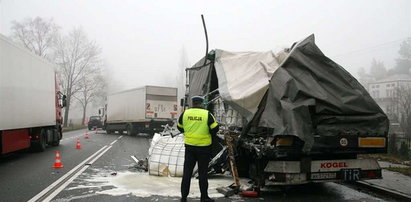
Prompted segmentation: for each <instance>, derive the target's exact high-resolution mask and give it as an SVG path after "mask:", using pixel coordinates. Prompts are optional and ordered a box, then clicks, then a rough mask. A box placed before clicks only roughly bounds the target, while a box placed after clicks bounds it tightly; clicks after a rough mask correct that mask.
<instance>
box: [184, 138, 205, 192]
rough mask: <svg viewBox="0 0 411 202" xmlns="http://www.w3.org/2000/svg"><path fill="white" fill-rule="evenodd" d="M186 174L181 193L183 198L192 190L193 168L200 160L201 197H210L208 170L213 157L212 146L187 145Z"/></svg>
mask: <svg viewBox="0 0 411 202" xmlns="http://www.w3.org/2000/svg"><path fill="white" fill-rule="evenodd" d="M184 158H185V161H184V171H183V172H184V175H183V179H182V181H181V195H182V197H183V198H186V197H187V196H188V192H189V190H190V179H191V176H192V175H193V169H194V166H195V165H196V162H198V181H199V186H200V192H201V198H205V197H208V193H207V190H208V181H207V170H208V164H209V162H210V158H211V146H202V147H200V146H191V145H187V144H186V145H185V157H184Z"/></svg>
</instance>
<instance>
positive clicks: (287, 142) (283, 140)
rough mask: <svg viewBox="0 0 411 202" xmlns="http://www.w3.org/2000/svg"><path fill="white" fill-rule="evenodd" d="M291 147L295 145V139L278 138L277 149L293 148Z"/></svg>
mask: <svg viewBox="0 0 411 202" xmlns="http://www.w3.org/2000/svg"><path fill="white" fill-rule="evenodd" d="M291 145H293V138H292V137H282V138H278V139H277V140H276V141H275V146H276V147H281V146H291Z"/></svg>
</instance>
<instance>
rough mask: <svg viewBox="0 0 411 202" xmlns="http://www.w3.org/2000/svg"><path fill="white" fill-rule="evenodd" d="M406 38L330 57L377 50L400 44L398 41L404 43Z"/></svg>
mask: <svg viewBox="0 0 411 202" xmlns="http://www.w3.org/2000/svg"><path fill="white" fill-rule="evenodd" d="M407 38H408V37H405V38H402V39H397V40H395V41H389V42H385V43H381V44H378V45H375V46H372V47H367V48H362V49H358V50H353V51H350V52H346V53H342V54H338V55H333V56H332V57H339V56H344V55H350V54H353V53H358V52H363V51H369V50H373V49H377V48H380V47H383V46H386V45H388V44H392V43H398V42H400V41H404V40H406V39H407Z"/></svg>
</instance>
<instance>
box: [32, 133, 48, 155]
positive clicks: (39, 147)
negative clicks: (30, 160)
mask: <svg viewBox="0 0 411 202" xmlns="http://www.w3.org/2000/svg"><path fill="white" fill-rule="evenodd" d="M46 145H47V142H46V132H45V130H44V129H42V130H41V132H40V138H39V139H38V141H36V142H33V143H32V149H33V151H36V152H42V151H44V150H46Z"/></svg>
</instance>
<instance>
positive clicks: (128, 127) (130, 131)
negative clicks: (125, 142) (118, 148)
mask: <svg viewBox="0 0 411 202" xmlns="http://www.w3.org/2000/svg"><path fill="white" fill-rule="evenodd" d="M127 134H128V135H130V136H133V135H135V134H134V131H133V126H132V125H127Z"/></svg>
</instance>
